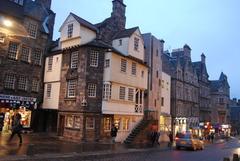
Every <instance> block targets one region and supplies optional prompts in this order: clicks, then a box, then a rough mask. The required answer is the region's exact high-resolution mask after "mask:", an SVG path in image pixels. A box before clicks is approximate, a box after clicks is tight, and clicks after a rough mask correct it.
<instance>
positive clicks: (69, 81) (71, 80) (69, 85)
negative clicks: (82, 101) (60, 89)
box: [67, 79, 77, 98]
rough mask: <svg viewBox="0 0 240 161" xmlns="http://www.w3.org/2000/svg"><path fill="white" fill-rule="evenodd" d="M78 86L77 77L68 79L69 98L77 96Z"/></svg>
mask: <svg viewBox="0 0 240 161" xmlns="http://www.w3.org/2000/svg"><path fill="white" fill-rule="evenodd" d="M71 83H72V84H71ZM74 83H75V84H74ZM70 87H71V88H70ZM76 87H77V80H76V79H70V80H68V81H67V98H75V97H76ZM70 94H71V95H70Z"/></svg>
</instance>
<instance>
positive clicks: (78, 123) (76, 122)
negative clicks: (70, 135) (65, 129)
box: [73, 116, 81, 129]
mask: <svg viewBox="0 0 240 161" xmlns="http://www.w3.org/2000/svg"><path fill="white" fill-rule="evenodd" d="M80 127H81V118H80V117H77V116H75V117H74V125H73V128H75V129H80Z"/></svg>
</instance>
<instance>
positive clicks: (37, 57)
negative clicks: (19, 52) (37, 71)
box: [32, 49, 42, 65]
mask: <svg viewBox="0 0 240 161" xmlns="http://www.w3.org/2000/svg"><path fill="white" fill-rule="evenodd" d="M32 62H33V64H36V65H41V63H42V50H40V49H35V50H34V51H33V53H32Z"/></svg>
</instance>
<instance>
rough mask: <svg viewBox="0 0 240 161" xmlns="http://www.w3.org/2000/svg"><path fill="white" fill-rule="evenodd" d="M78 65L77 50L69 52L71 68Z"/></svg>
mask: <svg viewBox="0 0 240 161" xmlns="http://www.w3.org/2000/svg"><path fill="white" fill-rule="evenodd" d="M77 67H78V52H77V51H75V52H73V53H71V68H72V69H73V68H77Z"/></svg>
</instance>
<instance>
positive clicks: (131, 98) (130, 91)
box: [128, 88, 135, 102]
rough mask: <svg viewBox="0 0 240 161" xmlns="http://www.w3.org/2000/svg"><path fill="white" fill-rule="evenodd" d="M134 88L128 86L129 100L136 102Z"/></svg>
mask: <svg viewBox="0 0 240 161" xmlns="http://www.w3.org/2000/svg"><path fill="white" fill-rule="evenodd" d="M134 95H135V94H134V88H128V101H131V102H134Z"/></svg>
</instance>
